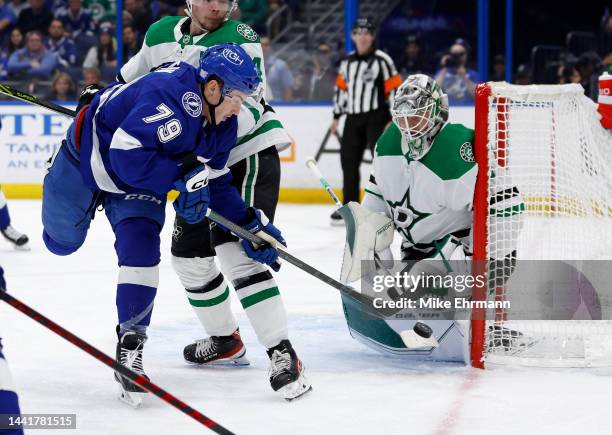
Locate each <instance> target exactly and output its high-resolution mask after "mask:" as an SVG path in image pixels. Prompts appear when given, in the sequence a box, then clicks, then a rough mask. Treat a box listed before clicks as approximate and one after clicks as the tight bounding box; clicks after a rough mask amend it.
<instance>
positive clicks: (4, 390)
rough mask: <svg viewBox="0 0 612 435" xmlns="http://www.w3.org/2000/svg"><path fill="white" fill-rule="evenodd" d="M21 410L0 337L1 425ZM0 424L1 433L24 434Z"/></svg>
mask: <svg viewBox="0 0 612 435" xmlns="http://www.w3.org/2000/svg"><path fill="white" fill-rule="evenodd" d="M2 291H6V282H5V281H4V271H3V270H2V267H1V266H0V292H2ZM19 414H20V411H19V400H18V398H17V393H16V392H15V387H13V382H12V380H11V373H10V371H9V368H8V364H7V363H6V359H5V358H4V354H3V353H2V339H0V425H2V426H4V425H5V424H7V423H9V422H8V421H7V420H8V417H9V416H11V415H12V416H18V415H19ZM2 426H0V434H6V435H23V430H22V429H21V428H18V429H10V430H9V429H5V430H3V429H2Z"/></svg>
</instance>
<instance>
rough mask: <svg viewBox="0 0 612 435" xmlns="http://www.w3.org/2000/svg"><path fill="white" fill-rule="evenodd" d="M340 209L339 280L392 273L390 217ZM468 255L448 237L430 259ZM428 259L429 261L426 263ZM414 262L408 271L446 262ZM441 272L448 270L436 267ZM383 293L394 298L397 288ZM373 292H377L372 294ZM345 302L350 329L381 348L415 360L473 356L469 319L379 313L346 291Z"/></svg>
mask: <svg viewBox="0 0 612 435" xmlns="http://www.w3.org/2000/svg"><path fill="white" fill-rule="evenodd" d="M338 212H339V213H340V215H341V216H342V218H343V219H344V220H345V222H346V244H345V249H344V258H343V262H342V270H341V281H342V282H344V283H351V282H354V281H358V280H360V279H362V278H364V279H365V278H366V277H368V276H370V277H371V276H372V275H374V274H377V273H390V272H389V270H387V268H386V266H387V267H389V266H391V263H390V261H392V260H393V256H392V254H391V249H390V247H391V243H392V242H393V235H394V229H395V228H394V225H393V221H392V220H391V219H390V218H388V217H387V216H385V215H383V214H381V213H377V212H374V211H371V210H368V209H366V208H364V207H362V206H361V205H360V204H358V203H355V202H350V203H348V204H345V205H344V206H342V207H341V208H340V209H338ZM460 258H463V259H465V255H464V254H463V249H462V247H461V246H460V245H458V244H456V243H454V242H453V241H451V239H450V238H449V239H448V242H447V243H446V244H445V246H444V247H442V248H441V249H440V252H439V253H438V254H437V255H436V256H434V257H432V258H431V260H444V259H453V260H459V259H460ZM424 261H426V262H427V264H425V263H424ZM424 261H421V262H419V263H416V264H415V265H414V266H413V267H412V269H411V270H410V273H416V274H418V273H421V272H423V271H428V272H429V273H431V272H434V270H432V268H435V267H436V265H440V264H442V261H428V260H424ZM435 272H437V273H446V271H443V270H435ZM388 292H389V293H388V294H387V295H386V296H387V298H385V297H384V296H385V295H382V296H383V298H385V299H394V297H393V295H392V294H391V293H392V292H396V294H397V293H401V292H400V291H398V290H397V289H395V288H391V289H389V290H388ZM372 296H375V295H372ZM342 305H343V309H344V315H345V318H346V321H347V325H348V328H349V332H350V334H351V336H352V337H353V338H355V339H356V340H358V341H360V342H362V343H364V344H365V345H367V346H368V347H371V348H373V349H375V350H377V351H380V352H382V353H390V354H394V355H402V356H404V357H406V358H409V359H411V360H415V361H448V362H460V363H467V362H468V361H469V321H467V320H430V321H424V320H418V319H417V318H410V319H409V318H402V315H401V314H399V315H397V317H394V318H384V319H383V318H380V317H377V316H374V315H372V314H369V313H368V312H367V310H365V309H364V307H363V305H362V303H361V302H359V301H357V300H355V298H353V297H351V296H350V295H346V294H342Z"/></svg>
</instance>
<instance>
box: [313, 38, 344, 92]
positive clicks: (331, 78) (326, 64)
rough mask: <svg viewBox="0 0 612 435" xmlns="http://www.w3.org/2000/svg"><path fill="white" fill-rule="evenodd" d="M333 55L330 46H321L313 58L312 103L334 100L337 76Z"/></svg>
mask: <svg viewBox="0 0 612 435" xmlns="http://www.w3.org/2000/svg"><path fill="white" fill-rule="evenodd" d="M337 75H338V71H337V69H336V68H335V66H334V61H333V53H332V49H331V47H330V46H329V44H325V43H323V44H319V47H318V48H317V51H316V52H315V54H314V57H313V69H312V78H311V85H310V98H309V100H310V101H325V102H330V101H333V100H334V93H335V90H334V88H335V86H336V76H337Z"/></svg>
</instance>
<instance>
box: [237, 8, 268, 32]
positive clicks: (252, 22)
mask: <svg viewBox="0 0 612 435" xmlns="http://www.w3.org/2000/svg"><path fill="white" fill-rule="evenodd" d="M239 4H240V12H241V19H242V21H243V22H245V23H247V24H248V25H249V26H251V27H252V28H253V29H254V30H255V31H256V32H257V33H260V34H264V33H267V32H266V20H267V19H268V0H240V3H239Z"/></svg>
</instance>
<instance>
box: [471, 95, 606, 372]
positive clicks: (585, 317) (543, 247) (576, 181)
mask: <svg viewBox="0 0 612 435" xmlns="http://www.w3.org/2000/svg"><path fill="white" fill-rule="evenodd" d="M475 157H476V160H477V162H478V166H479V173H478V180H477V185H476V191H475V197H474V231H473V237H474V239H473V250H474V260H475V261H474V267H475V268H476V269H477V270H475V271H474V273H486V275H487V276H488V280H487V282H488V285H487V286H485V287H480V288H476V289H475V290H474V295H473V298H474V299H475V300H489V301H490V300H495V301H509V302H510V304H511V305H510V306H509V307H507V308H499V307H497V308H487V309H485V308H483V309H478V310H474V311H473V313H472V349H471V353H472V365H473V366H475V367H481V368H483V367H484V366H485V365H489V364H498V363H500V364H517V365H532V366H548V367H584V366H612V322H611V321H610V319H612V315H611V308H612V302H611V300H612V291H610V288H612V282H605V279H604V277H602V276H601V272H602V271H603V270H606V266H605V262H603V261H595V260H610V259H612V135H611V133H610V132H609V131H606V130H604V129H603V128H602V127H601V125H600V122H599V116H598V114H597V111H596V106H595V104H594V103H593V102H592V101H590V100H588V99H587V98H586V97H585V96H584V94H583V89H582V87H581V86H579V85H550V86H548V85H546V86H545V85H531V86H516V85H510V84H507V83H487V84H482V85H479V87H478V88H477V91H476V139H475ZM493 259H497V260H500V259H503V261H494V260H493ZM610 266H612V262H610V263H608V267H607V269H612V267H610ZM521 275H522V277H523V280H522V281H521V280H520V279H519V278H517V277H518V276H521ZM525 276H527V277H529V279H527V280H525V279H524V278H525ZM568 277H569V278H568ZM600 278H601V279H600ZM517 281H518V282H517ZM576 282H577V283H578V284H576ZM525 283H527V284H525ZM559 301H561V303H560V302H559ZM525 302H527V305H526V304H525ZM515 303H516V304H518V305H520V306H521V307H523V308H524V307H525V306H527V307H528V308H529V309H528V310H527V311H528V313H526V312H525V310H515V309H513V307H514V304H515ZM553 303H554V304H556V305H557V306H560V305H561V306H563V307H564V308H563V310H564V311H563V310H562V311H563V312H562V313H561V315H559V310H557V311H555V312H554V313H553V314H551V307H550V306H548V305H550V304H553ZM547 304H548V305H547ZM553 311H554V310H553ZM576 319H580V320H576Z"/></svg>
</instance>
